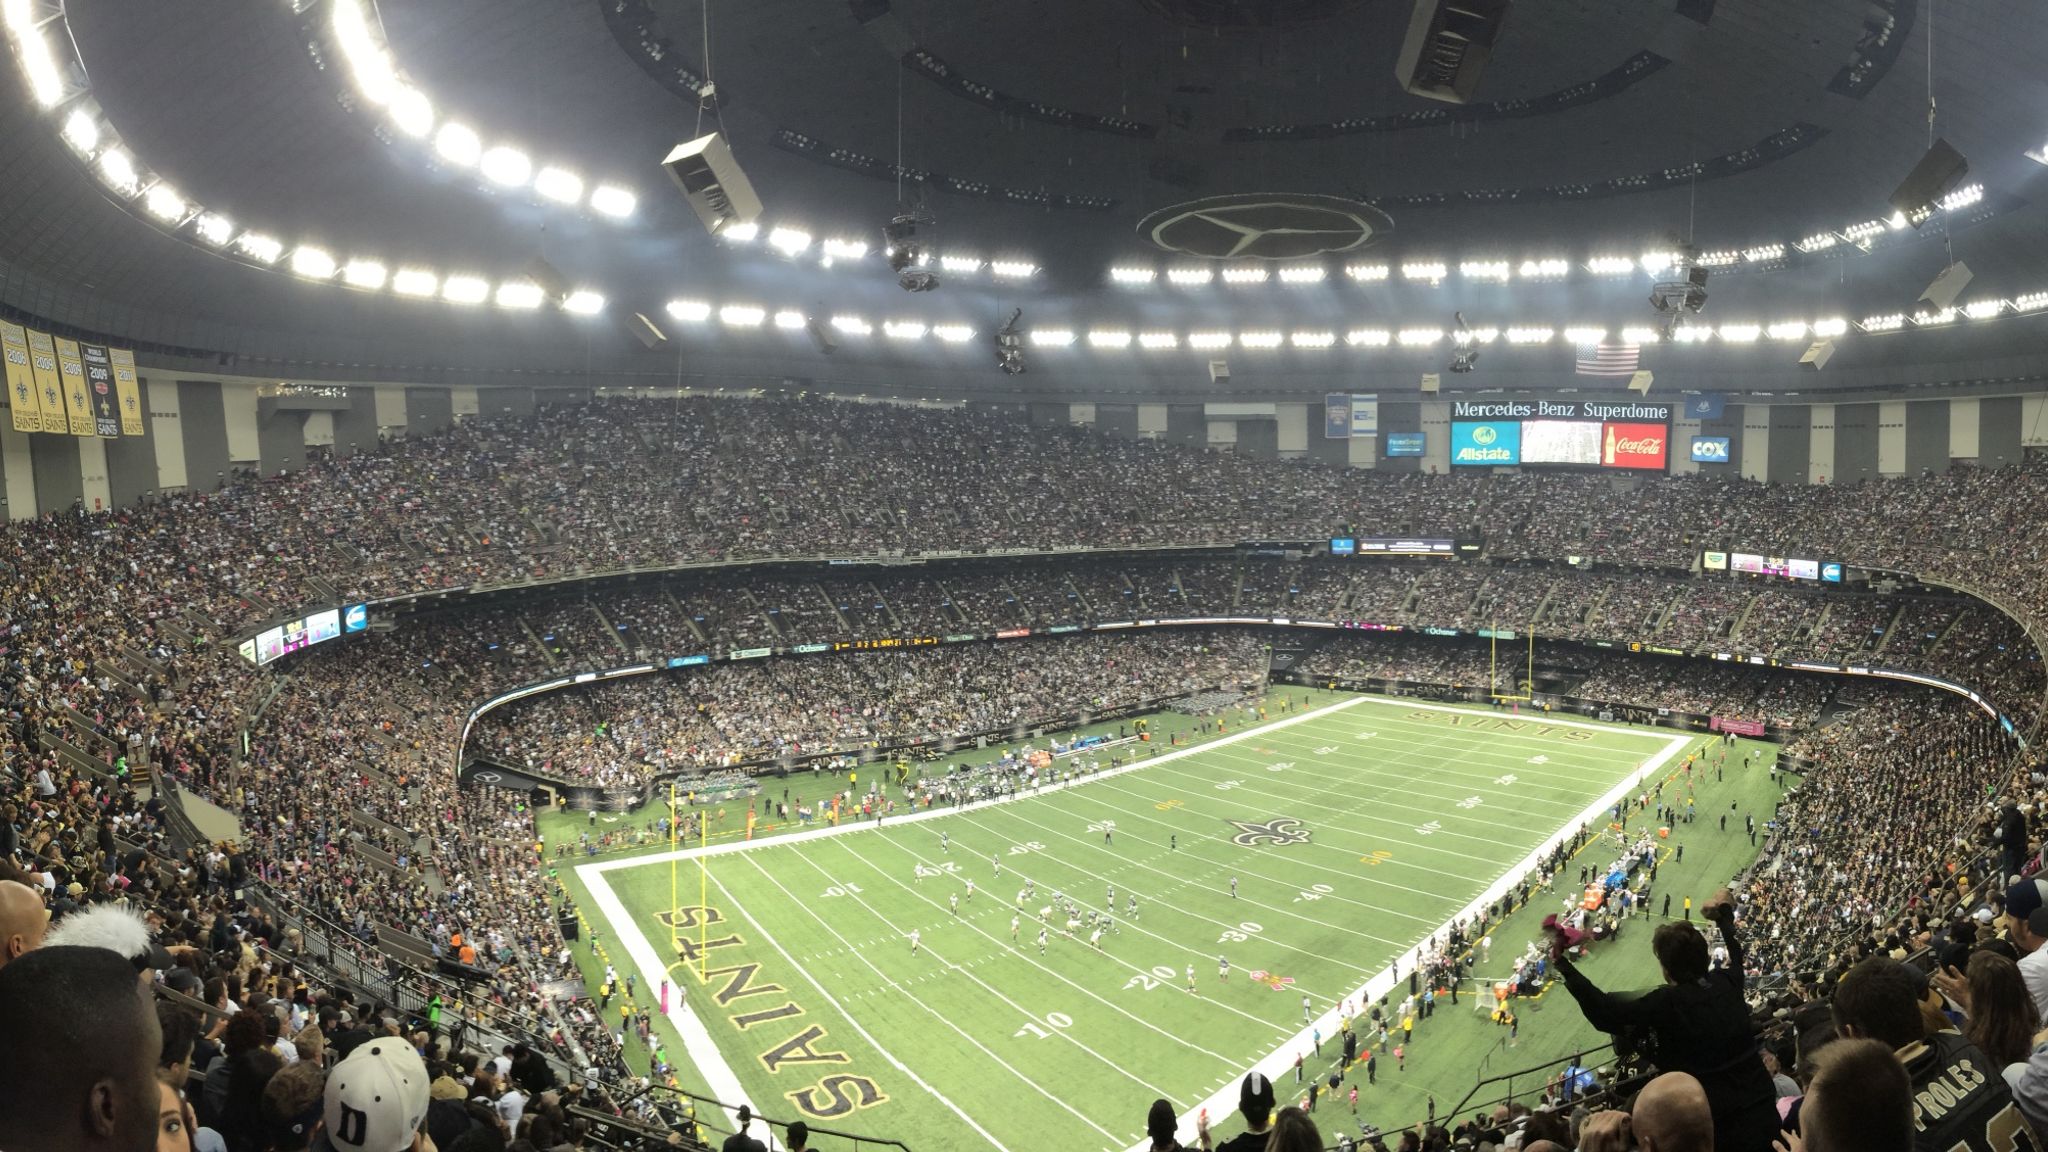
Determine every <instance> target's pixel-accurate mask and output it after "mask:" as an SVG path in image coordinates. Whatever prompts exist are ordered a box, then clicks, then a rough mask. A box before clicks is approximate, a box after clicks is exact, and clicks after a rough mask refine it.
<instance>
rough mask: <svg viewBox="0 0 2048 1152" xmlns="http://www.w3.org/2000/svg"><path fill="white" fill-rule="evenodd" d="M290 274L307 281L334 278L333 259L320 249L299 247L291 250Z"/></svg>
mask: <svg viewBox="0 0 2048 1152" xmlns="http://www.w3.org/2000/svg"><path fill="white" fill-rule="evenodd" d="M292 274H293V275H295V276H304V277H305V278H306V279H308V280H328V279H332V278H333V276H334V257H333V256H330V255H328V254H327V252H326V251H325V250H323V249H320V248H309V247H306V246H305V245H303V244H302V245H300V246H299V247H297V248H294V249H293V250H292Z"/></svg>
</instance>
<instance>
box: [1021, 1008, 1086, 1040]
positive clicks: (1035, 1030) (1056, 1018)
mask: <svg viewBox="0 0 2048 1152" xmlns="http://www.w3.org/2000/svg"><path fill="white" fill-rule="evenodd" d="M1045 1022H1046V1023H1047V1024H1049V1025H1051V1026H1052V1027H1053V1029H1055V1030H1064V1029H1067V1028H1072V1027H1073V1026H1074V1018H1073V1017H1072V1016H1069V1015H1067V1014H1066V1013H1065V1012H1047V1013H1046V1014H1045ZM1014 1035H1015V1036H1031V1037H1035V1038H1037V1039H1039V1040H1043V1039H1045V1038H1046V1037H1047V1036H1050V1035H1052V1033H1051V1032H1048V1031H1046V1030H1045V1029H1044V1028H1040V1027H1039V1026H1038V1023H1037V1022H1036V1021H1033V1020H1026V1021H1025V1022H1024V1026H1023V1027H1022V1028H1019V1029H1017V1031H1016V1032H1015V1033H1014Z"/></svg>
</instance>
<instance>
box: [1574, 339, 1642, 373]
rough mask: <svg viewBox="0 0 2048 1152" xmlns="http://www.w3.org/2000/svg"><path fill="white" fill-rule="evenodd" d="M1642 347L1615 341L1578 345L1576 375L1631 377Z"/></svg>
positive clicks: (1640, 355)
mask: <svg viewBox="0 0 2048 1152" xmlns="http://www.w3.org/2000/svg"><path fill="white" fill-rule="evenodd" d="M1642 352H1643V346H1642V345H1640V344H1625V343H1621V342H1620V341H1615V340H1601V341H1597V342H1593V343H1586V344H1581V345H1579V363H1578V374H1579V375H1581V376H1633V375H1635V372H1636V367H1637V362H1638V361H1639V360H1640V359H1641V357H1642Z"/></svg>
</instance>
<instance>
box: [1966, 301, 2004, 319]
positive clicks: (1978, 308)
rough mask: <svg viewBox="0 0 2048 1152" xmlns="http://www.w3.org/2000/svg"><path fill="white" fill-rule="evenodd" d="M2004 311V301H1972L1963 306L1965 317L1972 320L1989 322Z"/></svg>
mask: <svg viewBox="0 0 2048 1152" xmlns="http://www.w3.org/2000/svg"><path fill="white" fill-rule="evenodd" d="M2004 310H2005V301H2003V300H1972V301H1970V302H1969V303H1968V304H1965V305H1963V315H1965V316H1968V317H1969V318H1970V319H1972V320H1989V319H1991V318H1992V317H1993V316H1996V315H1998V314H1999V313H2000V312H2002V311H2004Z"/></svg>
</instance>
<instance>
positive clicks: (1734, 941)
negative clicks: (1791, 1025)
mask: <svg viewBox="0 0 2048 1152" xmlns="http://www.w3.org/2000/svg"><path fill="white" fill-rule="evenodd" d="M1701 914H1702V915H1703V916H1704V917H1706V918H1707V919H1708V920H1710V921H1712V922H1714V923H1716V924H1718V925H1719V926H1720V929H1721V939H1722V943H1723V945H1724V946H1725V947H1726V948H1727V950H1728V963H1727V965H1726V966H1724V967H1721V968H1710V967H1709V964H1708V955H1707V941H1706V938H1705V937H1704V936H1701V935H1700V934H1699V931H1698V930H1697V929H1695V928H1694V927H1693V926H1692V925H1690V924H1686V923H1666V924H1664V925H1662V926H1660V927H1659V928H1658V929H1657V932H1656V934H1655V935H1654V936H1653V937H1652V938H1651V945H1650V946H1651V949H1652V950H1653V951H1654V952H1655V953H1656V954H1657V961H1658V963H1659V964H1661V965H1662V966H1663V968H1664V979H1665V984H1664V985H1663V986H1662V987H1659V988H1653V989H1651V990H1649V991H1647V992H1642V993H1639V994H1635V995H1617V994H1614V993H1610V992H1603V991H1601V990H1600V989H1599V988H1597V987H1595V986H1594V984H1593V982H1592V981H1591V980H1588V979H1587V978H1586V977H1585V975H1584V974H1583V973H1581V972H1580V971H1579V970H1578V967H1577V965H1575V964H1574V963H1573V962H1572V960H1571V958H1570V957H1569V956H1567V955H1565V950H1564V947H1563V943H1564V938H1563V936H1562V935H1561V934H1558V935H1554V936H1553V937H1552V948H1551V954H1552V957H1553V959H1554V960H1555V962H1556V964H1557V966H1558V971H1559V973H1560V975H1561V976H1562V977H1563V979H1564V984H1565V988H1566V990H1567V991H1569V992H1570V993H1571V994H1572V999H1574V1000H1576V1001H1578V1003H1579V1008H1580V1009H1581V1010H1582V1011H1583V1012H1585V1014H1586V1020H1587V1022H1588V1023H1590V1024H1592V1025H1593V1027H1595V1028H1598V1029H1600V1030H1601V1031H1602V1032H1608V1033H1615V1032H1620V1031H1624V1030H1627V1029H1631V1028H1640V1029H1642V1030H1643V1031H1644V1032H1646V1033H1647V1038H1648V1039H1650V1040H1651V1042H1652V1043H1653V1044H1654V1045H1655V1051H1656V1064H1657V1067H1658V1069H1659V1070H1661V1071H1664V1072H1686V1073H1690V1074H1691V1075H1692V1076H1693V1077H1694V1078H1695V1079H1697V1080H1698V1081H1699V1082H1700V1086H1701V1087H1702V1088H1704V1089H1705V1090H1706V1093H1707V1102H1708V1104H1709V1105H1710V1106H1711V1109H1712V1112H1713V1116H1714V1147H1715V1149H1716V1150H1717V1152H1770V1149H1771V1142H1772V1141H1773V1140H1774V1139H1775V1138H1776V1136H1777V1133H1778V1119H1777V1110H1776V1109H1775V1108H1774V1107H1773V1103H1772V1101H1773V1097H1774V1094H1775V1090H1774V1088H1773V1086H1772V1084H1771V1077H1770V1074H1769V1073H1767V1072H1765V1071H1764V1066H1763V1061H1761V1060H1759V1059H1758V1058H1757V1053H1756V1036H1755V1032H1754V1030H1753V1029H1752V1028H1751V1026H1750V1022H1749V1006H1748V1004H1746V1003H1745V1002H1744V1001H1743V998H1742V964H1743V951H1742V940H1741V937H1740V936H1739V935H1737V933H1736V931H1735V908H1734V905H1733V903H1732V902H1731V901H1730V899H1729V896H1728V893H1727V891H1726V890H1723V891H1721V892H1718V893H1716V894H1715V895H1714V896H1713V898H1712V899H1710V900H1708V901H1707V903H1706V904H1705V905H1704V906H1703V907H1702V908H1701Z"/></svg>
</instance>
